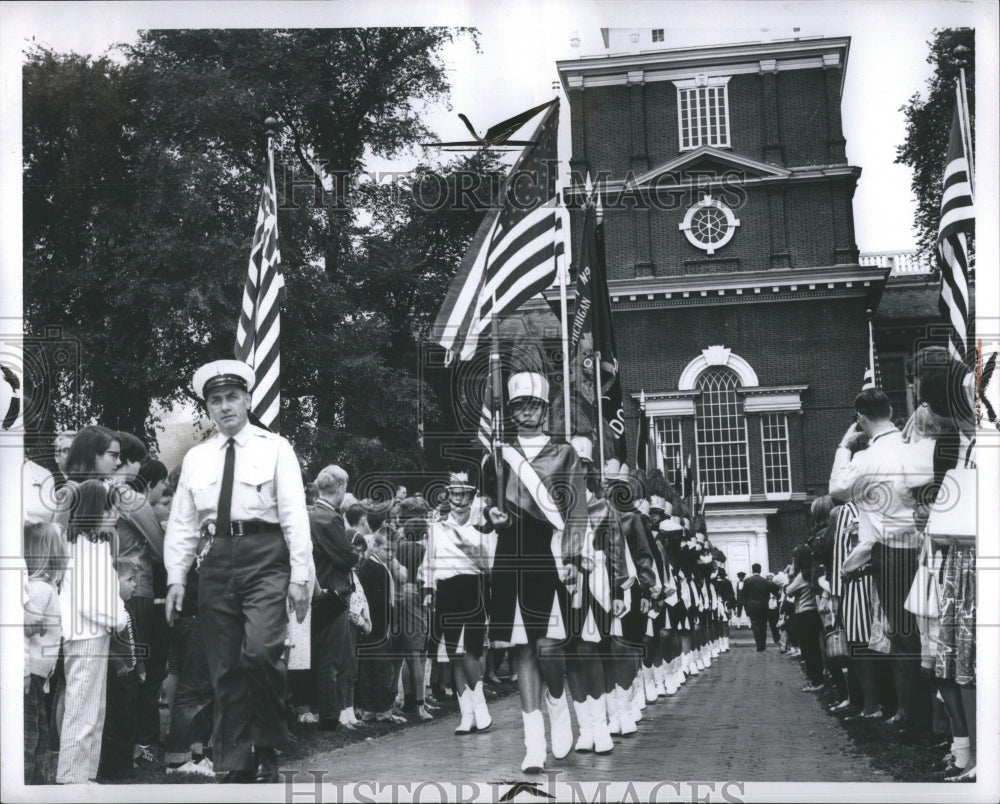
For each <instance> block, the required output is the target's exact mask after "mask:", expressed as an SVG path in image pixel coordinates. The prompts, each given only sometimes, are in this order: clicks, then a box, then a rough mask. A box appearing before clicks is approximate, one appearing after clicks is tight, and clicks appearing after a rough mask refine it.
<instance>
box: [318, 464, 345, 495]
mask: <svg viewBox="0 0 1000 804" xmlns="http://www.w3.org/2000/svg"><path fill="white" fill-rule="evenodd" d="M347 480H348V477H347V472H345V471H344V470H343V469H341V468H340V467H339V466H337V465H336V464H333V463H331V464H330V465H329V466H324V467H323V468H322V469H320V470H319V474H318V475H316V480H315V483H316V489H317V490H318V491H319V492H320V494H322V493H324V492H331V491H338V490H339V489H346V488H347Z"/></svg>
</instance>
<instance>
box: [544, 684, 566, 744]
mask: <svg viewBox="0 0 1000 804" xmlns="http://www.w3.org/2000/svg"><path fill="white" fill-rule="evenodd" d="M545 706H546V708H547V709H548V710H549V728H550V729H551V730H552V736H551V743H552V756H554V757H555V758H556V759H565V758H566V757H567V756H568V755H569V752H570V751H572V750H573V723H572V721H571V720H570V718H569V701H567V700H566V690H565V689H564V690H563V693H562V695H560V696H559V697H558V698H553V697H552V696H551V695H550V694H549V691H548V690H545Z"/></svg>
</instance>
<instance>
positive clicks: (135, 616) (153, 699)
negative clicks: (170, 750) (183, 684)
mask: <svg viewBox="0 0 1000 804" xmlns="http://www.w3.org/2000/svg"><path fill="white" fill-rule="evenodd" d="M125 608H126V609H128V613H129V615H130V616H131V617H132V627H133V628H134V629H135V656H136V659H137V660H138V661H140V662H142V663H143V667H144V669H145V672H146V678H145V680H144V681H142V682H140V684H139V692H138V698H137V704H136V705H137V708H138V720H137V722H136V733H135V741H136V742H137V743H139V744H140V745H153V744H154V743H159V742H160V687H161V686H163V679H165V678H166V677H167V644H168V640H169V638H170V636H169V631H170V628H169V626H168V625H167V618H166V616H165V613H164V610H163V606H162V605H154V603H153V598H151V597H133V598H132V599H131V600H129V601H128V602H127V603H126V604H125Z"/></svg>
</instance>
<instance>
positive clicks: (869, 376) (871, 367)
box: [861, 318, 882, 391]
mask: <svg viewBox="0 0 1000 804" xmlns="http://www.w3.org/2000/svg"><path fill="white" fill-rule="evenodd" d="M881 387H882V371H881V370H880V369H879V366H878V353H877V352H876V351H875V330H874V329H873V327H872V320H871V319H870V318H869V319H868V366H867V367H866V368H865V377H864V380H863V381H862V383H861V390H862V391H863V390H865V388H881Z"/></svg>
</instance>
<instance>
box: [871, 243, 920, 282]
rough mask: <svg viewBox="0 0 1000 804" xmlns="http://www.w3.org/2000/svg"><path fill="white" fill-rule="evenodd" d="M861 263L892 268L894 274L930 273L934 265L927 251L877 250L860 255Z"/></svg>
mask: <svg viewBox="0 0 1000 804" xmlns="http://www.w3.org/2000/svg"><path fill="white" fill-rule="evenodd" d="M858 262H859V263H860V264H861V265H870V266H875V267H878V268H891V269H892V274H891V275H892V276H902V275H909V274H929V273H930V272H931V271H932V270H933V268H934V266H933V265H932V264H931V260H930V257H929V256H928V255H927V254H926V253H921V252H920V251H917V250H916V249H913V250H912V251H875V252H870V253H868V254H862V255H860V256H859V257H858Z"/></svg>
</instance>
